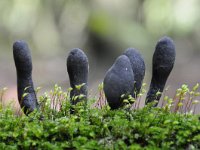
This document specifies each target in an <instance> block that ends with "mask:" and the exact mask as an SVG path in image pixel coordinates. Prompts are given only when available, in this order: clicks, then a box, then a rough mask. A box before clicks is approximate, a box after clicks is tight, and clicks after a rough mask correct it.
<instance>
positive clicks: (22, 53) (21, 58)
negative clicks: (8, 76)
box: [13, 41, 38, 114]
mask: <svg viewBox="0 0 200 150" xmlns="http://www.w3.org/2000/svg"><path fill="white" fill-rule="evenodd" d="M13 56H14V61H15V66H16V71H17V93H18V101H19V103H20V106H21V108H24V113H25V114H28V113H30V112H32V111H33V110H34V109H35V108H37V107H38V102H37V98H36V94H35V91H34V86H33V81H32V59H31V53H30V50H29V48H28V45H27V44H26V42H25V41H16V42H15V43H14V44H13ZM25 88H26V90H25ZM24 93H28V95H27V96H25V97H24V98H22V96H23V94H24Z"/></svg>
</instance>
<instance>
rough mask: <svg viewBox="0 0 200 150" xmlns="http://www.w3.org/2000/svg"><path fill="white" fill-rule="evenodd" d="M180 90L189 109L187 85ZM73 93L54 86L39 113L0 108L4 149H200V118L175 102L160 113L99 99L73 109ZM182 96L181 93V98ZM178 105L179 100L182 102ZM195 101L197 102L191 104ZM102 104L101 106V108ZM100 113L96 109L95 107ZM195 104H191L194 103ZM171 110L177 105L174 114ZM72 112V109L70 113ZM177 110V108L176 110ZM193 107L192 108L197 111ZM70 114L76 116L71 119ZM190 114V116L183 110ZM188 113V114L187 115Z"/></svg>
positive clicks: (159, 110)
mask: <svg viewBox="0 0 200 150" xmlns="http://www.w3.org/2000/svg"><path fill="white" fill-rule="evenodd" d="M180 89H181V90H177V94H176V96H177V97H176V99H177V98H178V96H181V95H184V94H183V93H184V92H185V93H186V94H185V96H184V97H185V99H184V98H183V97H182V96H181V97H182V98H181V100H180V101H181V102H183V101H185V103H184V104H187V105H188V103H189V102H188V103H187V99H186V96H187V93H189V92H191V91H193V93H190V94H193V95H194V94H195V93H196V96H198V93H197V92H196V91H197V89H195V88H194V89H192V90H191V91H189V89H187V86H182V87H181V88H180ZM68 93H69V91H67V92H63V91H62V90H61V88H60V87H58V86H55V88H54V90H52V91H51V92H50V93H49V94H44V95H42V96H41V97H40V98H39V101H40V110H38V111H35V112H33V113H31V114H30V115H29V116H25V115H16V114H15V113H14V111H13V110H12V107H11V106H7V107H5V106H4V107H3V106H2V104H1V106H0V148H1V149H120V150H121V149H134V150H135V149H200V116H199V115H195V114H193V112H191V111H188V110H187V109H186V107H184V105H181V104H179V103H180V102H178V103H177V105H175V104H174V105H171V104H173V102H171V101H173V100H172V99H170V98H169V97H165V98H164V99H165V101H167V102H166V103H165V104H163V106H162V107H161V108H159V107H156V108H155V107H152V106H153V103H151V104H148V105H146V106H145V107H144V108H142V109H130V108H132V107H131V106H130V105H129V101H134V100H133V99H131V98H130V99H129V100H125V103H126V105H125V107H124V108H122V109H118V110H110V109H109V107H108V106H107V105H104V104H105V103H103V102H102V99H101V98H102V93H101V92H100V95H101V97H100V99H99V101H97V102H96V104H95V105H92V102H94V101H95V100H91V101H90V102H91V104H90V103H89V104H88V105H87V106H86V105H85V104H84V103H79V104H78V105H76V106H74V107H73V106H71V104H70V102H69V94H68ZM181 93H182V94H181ZM178 100H179V99H178ZM193 102H194V101H193ZM97 103H98V105H97ZM99 105H102V106H100V108H96V107H97V106H99ZM191 105H192V104H191ZM170 106H174V107H173V109H172V108H171V107H170ZM72 107H73V108H72ZM176 107H178V108H176ZM193 108H194V107H193ZM70 110H73V111H74V113H73V114H70ZM185 110H186V111H185ZM184 111H185V112H184Z"/></svg>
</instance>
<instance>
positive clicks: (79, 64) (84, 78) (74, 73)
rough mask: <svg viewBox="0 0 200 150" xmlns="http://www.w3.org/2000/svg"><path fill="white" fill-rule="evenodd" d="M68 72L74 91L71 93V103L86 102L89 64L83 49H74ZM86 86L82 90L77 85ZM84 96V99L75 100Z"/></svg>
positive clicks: (69, 57)
mask: <svg viewBox="0 0 200 150" xmlns="http://www.w3.org/2000/svg"><path fill="white" fill-rule="evenodd" d="M67 71H68V74H69V79H70V85H71V87H72V91H71V92H70V98H71V103H72V104H76V103H77V102H80V101H82V100H84V99H85V100H86V98H87V92H88V72H89V64H88V58H87V56H86V55H85V53H84V52H83V51H82V50H81V49H78V48H76V49H73V50H71V52H70V53H69V55H68V58H67ZM81 84H84V85H83V86H82V87H81V89H80V90H78V89H77V88H76V85H81ZM80 94H83V95H84V97H83V98H79V99H77V100H75V101H74V100H73V99H74V97H75V96H79V95H80Z"/></svg>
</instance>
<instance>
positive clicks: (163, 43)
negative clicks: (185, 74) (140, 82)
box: [146, 37, 176, 103]
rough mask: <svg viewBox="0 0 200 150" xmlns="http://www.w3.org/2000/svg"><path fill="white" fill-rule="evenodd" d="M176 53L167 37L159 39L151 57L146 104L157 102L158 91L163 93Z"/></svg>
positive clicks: (158, 97)
mask: <svg viewBox="0 0 200 150" xmlns="http://www.w3.org/2000/svg"><path fill="white" fill-rule="evenodd" d="M175 57H176V52H175V45H174V42H173V41H172V39H170V38H169V37H163V38H161V39H160V40H159V41H158V43H157V45H156V48H155V52H154V55H153V66H152V67H153V71H152V79H151V85H150V88H149V91H148V93H147V98H146V103H149V102H152V101H154V100H157V101H158V100H159V99H160V97H161V95H158V96H156V93H157V92H158V91H160V92H163V89H164V86H165V83H166V81H167V78H168V76H169V74H170V72H171V70H172V69H173V66H174V62H175Z"/></svg>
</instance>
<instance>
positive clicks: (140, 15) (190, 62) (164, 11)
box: [0, 0, 200, 98]
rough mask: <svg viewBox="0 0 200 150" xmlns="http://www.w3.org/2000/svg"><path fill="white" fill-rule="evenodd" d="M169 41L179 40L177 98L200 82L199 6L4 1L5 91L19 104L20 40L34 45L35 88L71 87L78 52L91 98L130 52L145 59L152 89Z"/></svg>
mask: <svg viewBox="0 0 200 150" xmlns="http://www.w3.org/2000/svg"><path fill="white" fill-rule="evenodd" d="M165 35H167V36H170V37H171V38H172V39H173V40H174V42H175V45H176V52H177V57H176V64H175V66H174V69H173V71H172V73H171V75H170V77H169V79H168V82H167V86H170V88H169V91H168V95H169V96H171V97H173V96H174V93H175V90H176V89H177V88H178V87H180V86H181V85H182V84H184V83H186V84H188V85H189V86H190V87H192V86H193V85H195V84H196V83H197V82H199V81H200V75H199V74H200V67H199V66H200V59H199V58H200V1H199V0H160V1H158V0H59V1H55V0H32V1H31V0H1V1H0V88H3V87H7V88H8V92H7V95H6V97H7V98H16V71H15V66H14V61H13V54H12V44H13V42H14V41H16V40H18V39H23V40H25V41H27V43H28V44H29V47H30V49H31V51H32V59H33V80H34V84H35V87H38V86H40V87H42V88H43V91H48V90H49V89H52V88H53V85H54V84H55V83H57V84H59V85H61V86H62V87H63V88H64V89H67V88H68V87H69V79H68V74H67V70H66V58H67V55H68V52H69V51H70V50H71V49H72V48H77V47H78V48H81V49H83V50H84V52H85V53H86V54H87V55H88V57H89V62H90V74H89V89H90V92H89V93H90V94H91V95H92V96H97V95H98V94H97V93H98V92H97V89H98V84H100V83H101V82H102V80H103V78H104V75H105V73H106V71H107V70H108V68H109V67H110V66H111V65H112V63H113V62H114V60H115V59H116V57H117V56H119V55H120V54H121V53H123V51H124V50H125V49H126V48H128V47H134V48H136V49H138V50H139V51H140V52H141V54H142V55H143V58H144V60H145V63H146V76H145V80H144V82H146V83H147V84H148V85H149V82H150V79H151V67H152V66H151V64H152V55H153V52H154V48H155V45H156V42H157V41H158V40H159V39H160V38H161V37H162V36H165ZM39 94H40V93H39Z"/></svg>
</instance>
